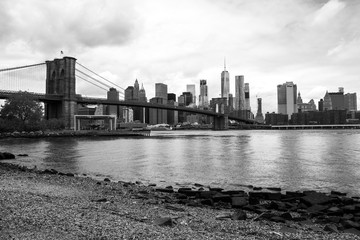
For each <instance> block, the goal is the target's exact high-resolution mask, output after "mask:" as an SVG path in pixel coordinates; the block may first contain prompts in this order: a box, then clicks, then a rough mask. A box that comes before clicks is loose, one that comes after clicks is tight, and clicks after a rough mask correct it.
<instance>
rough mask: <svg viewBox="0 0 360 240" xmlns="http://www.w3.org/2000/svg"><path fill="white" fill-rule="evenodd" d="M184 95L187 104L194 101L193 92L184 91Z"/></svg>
mask: <svg viewBox="0 0 360 240" xmlns="http://www.w3.org/2000/svg"><path fill="white" fill-rule="evenodd" d="M182 96H184V104H185V106H189V105H190V104H191V103H193V102H192V100H193V96H192V94H191V92H183V93H182Z"/></svg>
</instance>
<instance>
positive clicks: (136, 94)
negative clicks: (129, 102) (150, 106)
mask: <svg viewBox="0 0 360 240" xmlns="http://www.w3.org/2000/svg"><path fill="white" fill-rule="evenodd" d="M139 91H140V90H139V82H138V80H137V79H136V80H135V83H134V90H133V100H135V101H138V100H139Z"/></svg>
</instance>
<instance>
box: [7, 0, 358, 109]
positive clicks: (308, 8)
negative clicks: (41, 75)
mask: <svg viewBox="0 0 360 240" xmlns="http://www.w3.org/2000/svg"><path fill="white" fill-rule="evenodd" d="M359 13H360V1H358V0H346V1H345V0H221V1H216V0H196V1H194V0H181V1H180V0H152V1H148V0H122V1H116V0H101V1H99V0H76V1H74V0H61V1H60V0H47V1H45V0H16V1H14V0H1V1H0V23H1V24H0V49H1V54H0V69H1V68H5V67H13V66H21V65H26V64H33V63H39V62H43V61H45V60H51V59H54V58H57V57H60V54H59V53H60V51H63V52H64V54H65V55H66V56H72V57H75V58H77V61H78V62H80V63H81V64H83V65H85V66H86V67H88V68H90V69H92V70H94V71H95V72H97V73H99V74H101V75H103V76H105V77H106V78H108V79H109V80H111V81H114V82H116V83H117V84H118V85H120V86H122V87H124V88H126V87H127V86H129V85H133V83H134V81H135V79H136V78H137V79H138V80H139V82H140V84H141V83H143V84H144V87H145V90H146V92H147V96H148V98H151V97H153V96H154V94H155V83H157V82H162V83H165V84H167V85H168V90H169V92H174V93H176V94H177V95H179V94H181V93H182V92H183V91H185V90H186V84H196V91H197V93H196V94H197V95H198V94H199V80H200V79H206V80H207V82H208V86H209V95H210V97H218V96H219V94H220V74H221V71H222V70H223V67H224V66H223V65H224V57H226V63H227V64H226V65H227V70H228V71H229V73H230V81H231V84H230V91H231V92H232V93H234V92H235V91H234V85H235V83H234V82H235V76H236V75H244V76H245V82H248V83H249V84H250V94H251V106H252V109H253V111H254V112H256V109H257V106H256V96H258V97H261V98H262V99H263V112H272V111H277V92H276V86H277V85H278V84H282V83H284V82H286V81H293V82H294V83H295V84H297V86H298V90H299V91H300V92H301V95H302V98H303V100H304V101H305V102H308V101H309V100H310V99H314V100H315V102H317V101H318V100H319V99H320V98H322V97H323V96H324V95H325V92H326V90H328V91H330V92H335V91H337V90H338V87H344V88H345V92H360V74H359V73H360V66H359V64H360V27H359V25H360V14H359ZM78 91H79V92H80V93H86V94H88V95H103V96H105V92H104V91H102V90H100V89H97V88H94V87H93V86H92V85H87V84H86V83H80V80H79V83H78ZM358 94H359V93H358Z"/></svg>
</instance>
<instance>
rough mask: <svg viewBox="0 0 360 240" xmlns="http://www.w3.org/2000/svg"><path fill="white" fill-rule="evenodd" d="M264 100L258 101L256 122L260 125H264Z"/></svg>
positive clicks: (259, 99)
mask: <svg viewBox="0 0 360 240" xmlns="http://www.w3.org/2000/svg"><path fill="white" fill-rule="evenodd" d="M261 105H262V99H261V98H258V99H257V113H256V117H255V121H257V122H258V123H264V116H263V114H262V106H261Z"/></svg>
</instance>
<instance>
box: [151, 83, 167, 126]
mask: <svg viewBox="0 0 360 240" xmlns="http://www.w3.org/2000/svg"><path fill="white" fill-rule="evenodd" d="M167 98H168V92H167V85H166V84H163V83H155V97H154V98H152V99H151V100H150V102H152V103H157V104H167ZM149 118H150V124H159V123H167V110H163V109H150V111H149Z"/></svg>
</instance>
